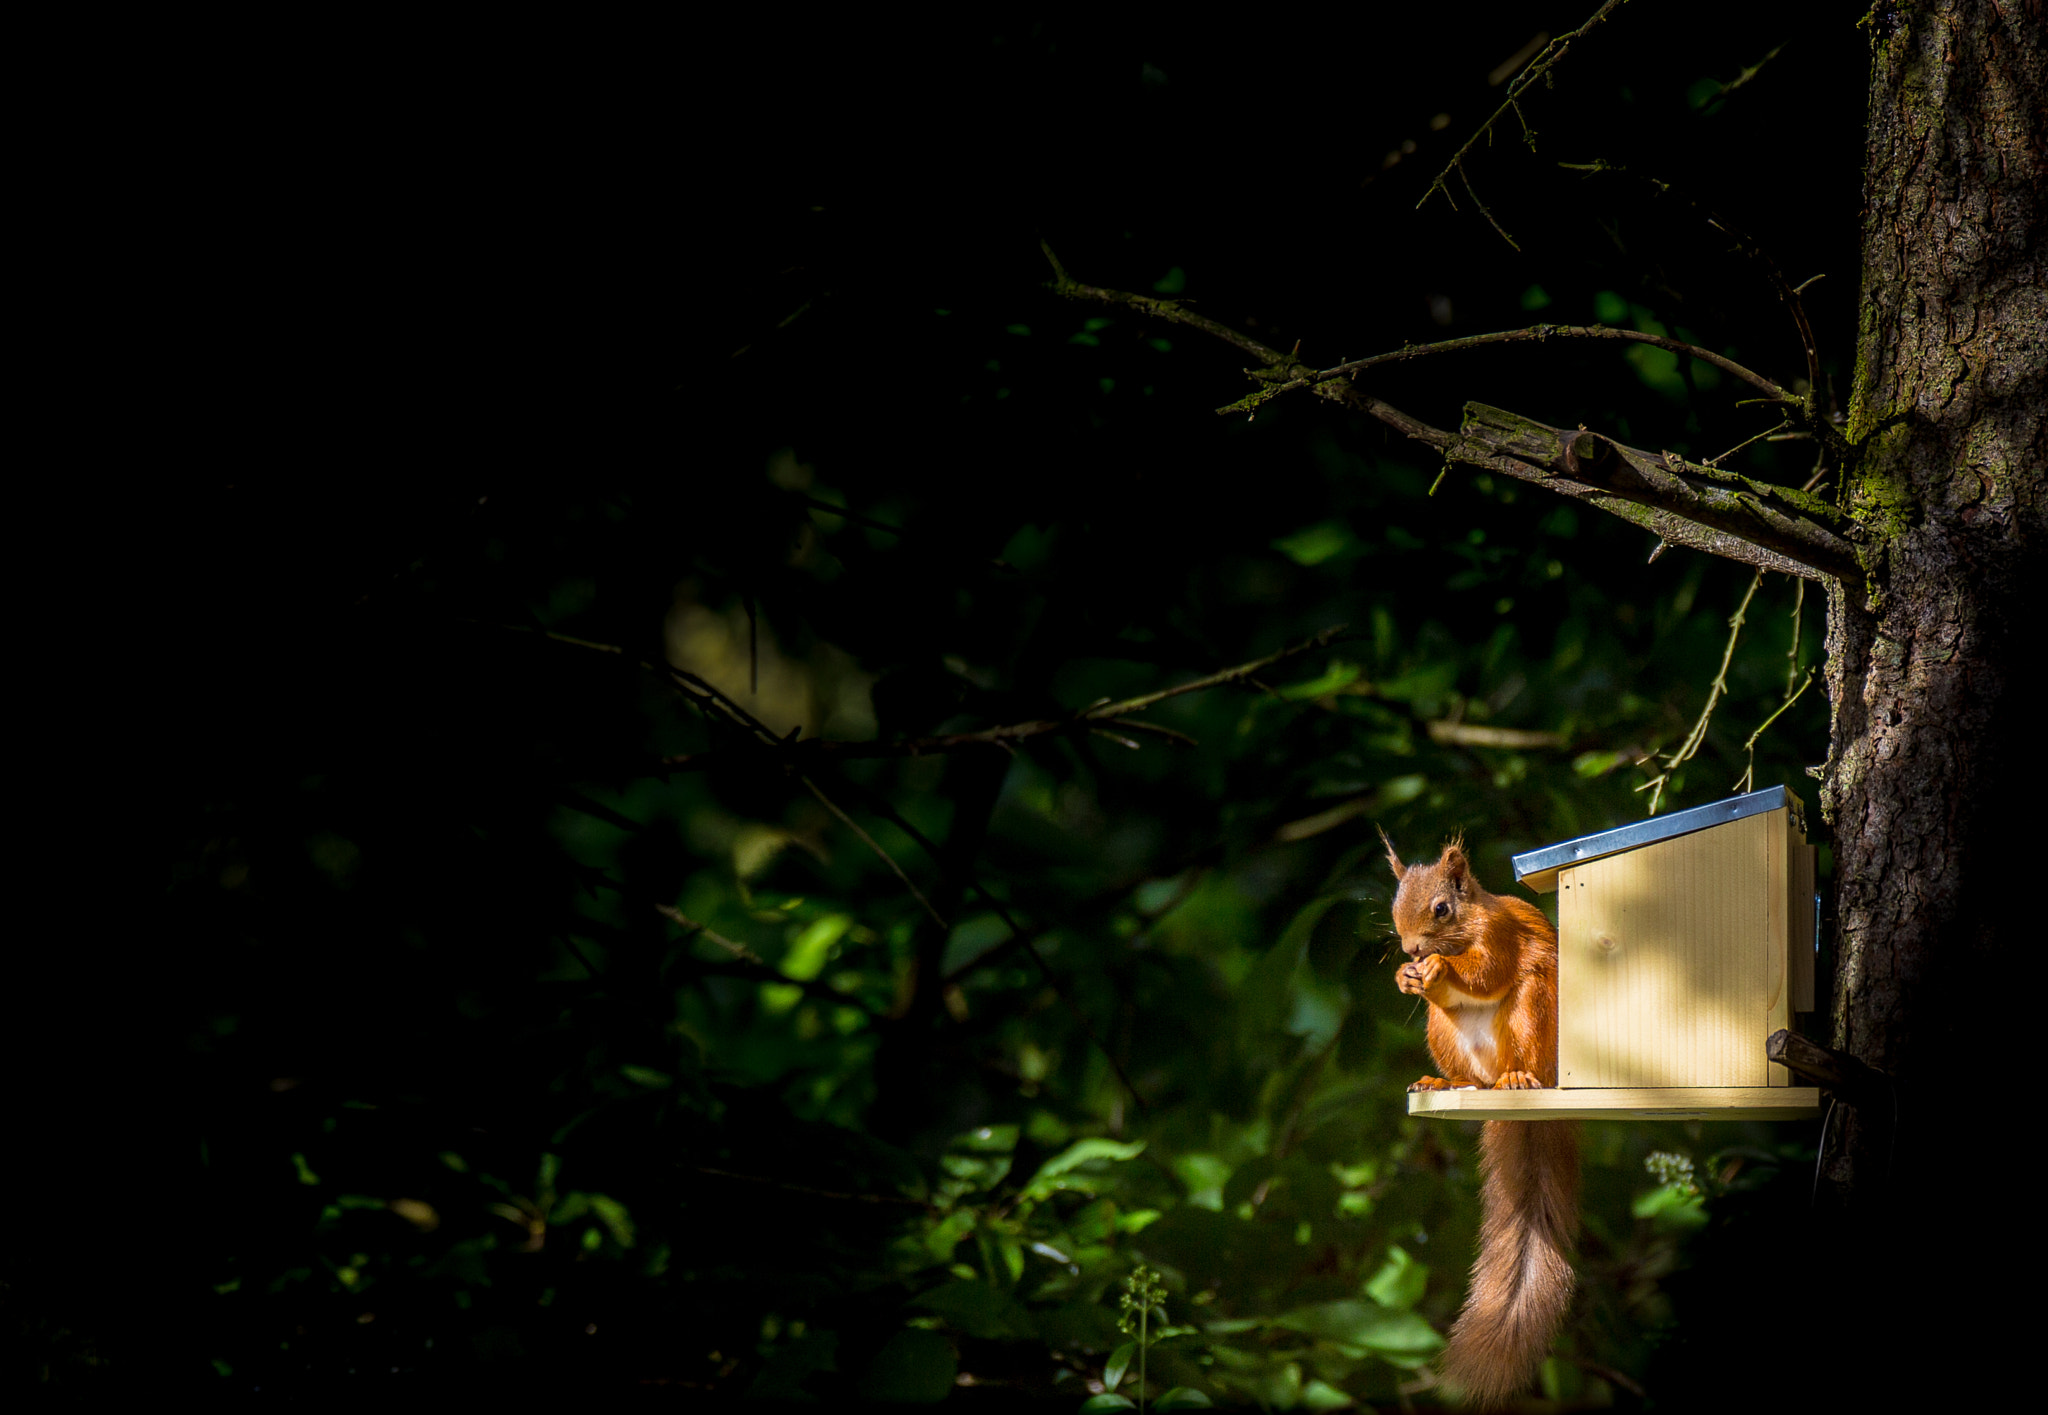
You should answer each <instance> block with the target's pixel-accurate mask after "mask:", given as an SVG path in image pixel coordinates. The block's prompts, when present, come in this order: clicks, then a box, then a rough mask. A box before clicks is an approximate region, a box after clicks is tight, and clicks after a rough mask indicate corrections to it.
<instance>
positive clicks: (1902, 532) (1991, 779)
mask: <svg viewBox="0 0 2048 1415" xmlns="http://www.w3.org/2000/svg"><path fill="white" fill-rule="evenodd" d="M2041 11H2042V6H2041V3H2040V0H2019V2H2018V3H2015V2H2014V0H2007V3H2003V4H2001V3H1996V0H1939V3H1935V4H1929V5H1914V6H1911V7H1907V6H1903V5H1896V6H1895V5H1889V4H1882V3H1881V4H1880V5H1879V6H1878V7H1877V9H1876V10H1875V11H1874V12H1873V14H1872V17H1871V19H1870V21H1869V23H1870V24H1871V25H1872V26H1873V27H1874V35H1873V43H1874V51H1875V52H1874V56H1873V69H1872V75H1871V99H1870V120H1869V121H1870V126H1869V137H1868V153H1867V165H1866V169H1865V187H1864V193H1865V194H1864V207H1863V288H1862V318H1861V328H1860V330H1859V331H1858V348H1857V360H1856V374H1855V383H1854V388H1853V392H1852V396H1851V401H1850V410H1849V427H1848V435H1849V439H1850V441H1851V443H1852V444H1853V445H1854V446H1855V448H1856V451H1855V453H1854V454H1853V456H1852V457H1851V459H1850V462H1849V465H1848V467H1847V469H1846V471H1845V473H1844V477H1843V486H1842V495H1843V497H1844V501H1843V505H1844V506H1845V507H1846V508H1847V509H1848V510H1849V511H1850V512H1851V513H1852V514H1853V515H1854V516H1855V518H1856V519H1857V521H1858V522H1859V523H1860V525H1861V527H1862V531H1863V545H1864V550H1863V558H1864V564H1865V569H1866V572H1867V576H1868V578H1867V581H1866V583H1865V584H1864V585H1862V586H1845V585H1841V584H1836V585H1835V586H1834V587H1833V589H1832V590H1831V593H1830V595H1829V606H1828V609H1829V614H1828V619H1829V646H1828V647H1829V653H1828V688H1829V692H1830V694H1831V696H1832V698H1833V724H1832V727H1833V731H1832V741H1833V743H1834V746H1833V751H1832V755H1831V758H1830V761H1829V763H1828V767H1827V771H1826V778H1825V784H1824V788H1823V792H1822V802H1823V809H1824V811H1825V813H1826V816H1827V819H1828V821H1829V823H1830V824H1831V825H1832V827H1833V832H1834V848H1835V880H1836V935H1835V937H1836V958H1837V968H1836V982H1835V996H1834V1018H1835V1038H1834V1040H1835V1044H1836V1045H1837V1046H1839V1047H1841V1048H1843V1049H1845V1050H1847V1051H1849V1052H1851V1053H1853V1054H1855V1055H1856V1056H1858V1057H1861V1058H1862V1059H1863V1060H1865V1061H1867V1062H1869V1063H1870V1064H1871V1065H1873V1066H1876V1067H1878V1068H1880V1069H1881V1070H1883V1071H1885V1072H1887V1073H1889V1074H1890V1075H1891V1076H1892V1077H1893V1078H1894V1080H1895V1082H1896V1084H1897V1087H1898V1097H1897V1112H1896V1115H1897V1126H1896V1129H1895V1128H1894V1124H1893V1116H1892V1115H1887V1114H1883V1113H1877V1114H1873V1113H1872V1111H1873V1110H1876V1111H1878V1112H1882V1111H1883V1110H1884V1109H1885V1108H1884V1107H1882V1106H1878V1107H1869V1106H1866V1107H1864V1108H1863V1109H1862V1110H1860V1111H1850V1110H1849V1109H1848V1108H1847V1107H1844V1112H1845V1113H1843V1114H1838V1115H1837V1116H1836V1117H1835V1121H1834V1124H1833V1126H1832V1127H1831V1133H1830V1135H1829V1138H1828V1144H1827V1150H1826V1153H1825V1155H1824V1162H1823V1169H1822V1174H1821V1179H1820V1183H1821V1187H1822V1193H1823V1204H1824V1205H1828V1204H1831V1205H1832V1206H1833V1207H1834V1208H1835V1209H1836V1210H1837V1211H1838V1212H1853V1213H1860V1214H1861V1215H1862V1216H1863V1217H1864V1218H1866V1219H1868V1218H1875V1217H1877V1216H1878V1215H1888V1216H1890V1217H1891V1218H1897V1217H1898V1216H1900V1214H1901V1213H1902V1209H1901V1207H1900V1206H1901V1205H1906V1206H1914V1205H1915V1200H1916V1199H1919V1198H1922V1197H1923V1196H1929V1195H1931V1194H1932V1193H1934V1192H1936V1191H1934V1190H1932V1189H1929V1188H1927V1187H1925V1186H1926V1185H1927V1184H1928V1183H1930V1182H1942V1183H1944V1184H1945V1185H1953V1183H1954V1182H1955V1180H1956V1179H1957V1178H1958V1177H1959V1176H1958V1175H1957V1174H1956V1173H1955V1168H1956V1161H1957V1159H1958V1151H1959V1148H1960V1146H1961V1145H1962V1144H1965V1143H1967V1140H1968V1138H1969V1136H1970V1134H1971V1133H1972V1131H1973V1130H1974V1127H1975V1126H1976V1125H1977V1124H1978V1123H1979V1122H1978V1121H1977V1120H1976V1119H1975V1117H1973V1116H1971V1115H1970V1114H1969V1109H1970V1108H1969V1107H1968V1105H1967V1104H1966V1103H1964V1102H1963V1101H1962V1096H1961V1093H1962V1092H1964V1091H1967V1090H1968V1089H1972V1088H1975V1089H1979V1090H1982V1089H1983V1088H1987V1087H2010V1086H2013V1085H2015V1084H2017V1083H2022V1082H2024V1081H2026V1080H2028V1079H2030V1078H2029V1077H2028V1076H2027V1075H2026V1074H2025V1073H2021V1072H2017V1071H2014V1070H2011V1069H2009V1064H2010V1063H2009V1062H2008V1058H2009V1057H2017V1056H2018V1055H2019V1054H2020V1049H2021V1047H2022V1046H2023V1045H2024V1044H2025V1043H2026V1042H2028V1041H2030V1040H2031V1034H2032V1033H2035V1032H2038V1031H2039V1030H2040V1024H2038V1023H2037V1022H2035V1021H2033V1020H2032V1019H2031V1009H2032V1007H2033V1006H2034V1005H2035V1003H2034V1001H2033V994H2034V992H2035V991H2036V988H2035V986H2034V979H2033V978H2032V974H2031V955H2032V950H2033V949H2035V948H2036V947H2038V945H2039V938H2038V933H2039V930H2038V928H2034V929H2031V930H2028V931H2026V932H2025V933H2023V932H2022V918H2023V916H2022V905H2021V901H2020V896H2019V888H2020V887H2022V882H2023V881H2024V878H2025V876H2024V875H2023V874H2021V873H2019V871H2018V866H2019V862H2020V860H2021V858H2022V851H2023V850H2024V851H2025V852H2026V853H2027V854H2029V855H2031V854H2035V853H2038V852H2037V851H2036V850H2030V849H2028V848H2027V847H2026V846H2025V845H2023V844H2022V843H2021V840H2022V834H2021V832H2022V822H2021V821H2019V820H2015V819H2014V818H2013V817H2014V816H2015V814H2016V812H2015V809H2014V808H2015V807H2022V806H2031V805H2033V804H2035V803H2034V801H2033V800H2031V799H2029V797H2030V795H2031V793H2030V792H2028V791H2026V790H2024V789H2023V788H2022V784H2021V780H2020V777H2021V773H2022V772H2023V771H2024V769H2025V767H2026V766H2027V765H2028V764H2029V761H2030V758H2031V754H2030V753H2029V752H2027V751H2026V750H2025V746H2024V744H2023V742H2022V739H2021V725H2020V712H2021V702H2022V698H2023V694H2022V692H2021V691H2020V690H2021V687H2022V684H2021V681H2020V677H2019V675H2021V674H2022V673H2024V672H2026V671H2027V659H2026V655H2027V654H2028V653H2029V652H2030V643H2029V641H2028V640H2027V639H2026V638H2024V637H2023V636H2022V626H2023V625H2024V624H2025V622H2026V616H2027V614H2028V613H2029V611H2030V610H2031V609H2033V608H2035V607H2036V605H2037V604H2038V598H2037V596H2038V593H2039V591H2040V589H2041V588H2042V575H2041V570H2040V562H2041V560H2042V557H2043V553H2044V551H2048V536H2044V535H2043V508H2042V494H2043V491H2044V486H2043V482H2044V480H2048V473H2044V467H2048V377H2044V372H2043V371H2044V366H2048V269H2044V261H2043V255H2042V238H2041V232H2042V229H2043V228H2042V222H2041V206H2042V203H2043V199H2044V198H2043V193H2044V190H2048V173H2044V172H2043V170H2042V169H2043V166H2044V160H2043V151H2044V145H2048V121H2044V117H2043V107H2042V99H2043V94H2044V93H2048V83H2044V79H2048V47H2044V42H2043V35H2044V25H2043V16H2042V13H2041ZM2027 912H2028V913H2031V912H2032V911H2031V910H2028V911H2027ZM2023 960H2025V961H2023ZM1987 1004H1988V1005H1987ZM1964 1126H1968V1127H1971V1129H1962V1127H1964ZM1959 1129H1962V1133H1960V1134H1958V1133H1957V1132H1958V1130H1959ZM1937 1170H1938V1171H1940V1172H1937ZM1858 1227H1859V1228H1861V1225H1858ZM1862 1231H1863V1232H1865V1233H1868V1232H1869V1230H1868V1229H1862ZM1898 1237H1899V1241H1902V1242H1904V1241H1910V1240H1908V1239H1906V1238H1905V1237H1904V1235H1903V1233H1901V1234H1899V1235H1898ZM1984 1237H1985V1236H1984V1235H1980V1236H1979V1237H1978V1239H1977V1240H1975V1241H1977V1242H1982V1241H1984ZM1990 1238H1991V1241H1992V1242H1993V1243H1996V1242H1997V1241H1998V1240H1997V1237H1996V1235H1991V1236H1990ZM1953 1245H1954V1239H1953V1238H1952V1239H1951V1240H1950V1242H1949V1243H1948V1244H1945V1245H1944V1249H1945V1250H1947V1249H1950V1248H1952V1247H1953Z"/></svg>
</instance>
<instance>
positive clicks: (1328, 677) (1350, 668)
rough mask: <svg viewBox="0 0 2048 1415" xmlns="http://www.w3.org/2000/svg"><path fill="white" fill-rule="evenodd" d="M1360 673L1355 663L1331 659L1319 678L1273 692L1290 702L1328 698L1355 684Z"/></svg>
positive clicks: (1289, 685)
mask: <svg viewBox="0 0 2048 1415" xmlns="http://www.w3.org/2000/svg"><path fill="white" fill-rule="evenodd" d="M1362 671H1363V670H1362V669H1360V668H1359V666H1358V665H1357V664H1355V663H1346V662H1344V661H1343V660H1342V659H1332V660H1331V661H1330V666H1329V668H1327V669H1326V670H1324V672H1323V674H1322V676H1321V677H1319V678H1311V679H1309V680H1308V681H1307V682H1306V683H1290V684H1288V685H1287V686H1286V687H1284V688H1279V689H1276V690H1275V691H1276V692H1277V693H1278V694H1279V696H1281V697H1283V698H1286V699H1288V700H1289V701H1292V702H1306V701H1308V700H1309V699H1311V698H1323V697H1328V696H1329V695H1330V694H1332V693H1335V692H1338V691H1340V690H1342V689H1345V688H1348V687H1350V686H1351V685H1352V684H1353V683H1356V682H1357V681H1358V676H1359V674H1360V673H1361V672H1362Z"/></svg>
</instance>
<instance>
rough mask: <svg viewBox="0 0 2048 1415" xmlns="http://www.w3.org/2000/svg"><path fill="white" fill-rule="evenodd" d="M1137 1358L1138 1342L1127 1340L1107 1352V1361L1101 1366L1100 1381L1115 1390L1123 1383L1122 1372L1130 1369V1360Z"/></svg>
mask: <svg viewBox="0 0 2048 1415" xmlns="http://www.w3.org/2000/svg"><path fill="white" fill-rule="evenodd" d="M1137 1359H1138V1343H1137V1342H1135V1341H1127V1342H1125V1343H1124V1344H1123V1345H1122V1346H1119V1347H1118V1348H1117V1349H1116V1350H1114V1351H1112V1352H1110V1353H1109V1363H1108V1364H1107V1365H1105V1366H1104V1367H1103V1368H1102V1383H1103V1385H1105V1386H1107V1387H1108V1388H1109V1389H1111V1390H1115V1389H1116V1388H1117V1387H1118V1386H1120V1385H1122V1384H1123V1383H1124V1372H1126V1371H1128V1370H1130V1369H1131V1362H1133V1361H1135V1360H1137Z"/></svg>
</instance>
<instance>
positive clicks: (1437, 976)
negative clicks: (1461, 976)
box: [1394, 953, 1451, 997]
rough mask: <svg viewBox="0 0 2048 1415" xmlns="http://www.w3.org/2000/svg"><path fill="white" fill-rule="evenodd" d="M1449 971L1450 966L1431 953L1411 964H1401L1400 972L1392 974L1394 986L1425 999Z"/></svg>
mask: <svg viewBox="0 0 2048 1415" xmlns="http://www.w3.org/2000/svg"><path fill="white" fill-rule="evenodd" d="M1450 971H1451V968H1450V965H1449V964H1448V963H1446V962H1444V960H1443V959H1441V958H1439V957H1437V955H1436V954H1434V953H1432V954H1429V955H1427V956H1426V957H1422V958H1418V959H1416V960H1415V961H1414V962H1413V963H1404V964H1402V965H1401V969H1400V971H1399V972H1397V973H1395V974H1394V985H1395V986H1396V987H1398V988H1400V989H1401V991H1402V992H1405V993H1409V994H1411V995H1413V996H1416V997H1426V996H1427V995H1428V994H1429V991H1430V989H1432V988H1434V987H1435V986H1436V985H1437V984H1438V983H1439V982H1441V981H1442V980H1443V978H1444V976H1445V975H1446V974H1448V973H1449V972H1450Z"/></svg>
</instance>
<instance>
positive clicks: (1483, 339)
mask: <svg viewBox="0 0 2048 1415" xmlns="http://www.w3.org/2000/svg"><path fill="white" fill-rule="evenodd" d="M1552 339H1616V340H1621V341H1624V342H1626V343H1630V344H1651V345H1654V346H1655V347H1657V348H1659V349H1669V350H1670V351H1671V352H1672V353H1674V354H1684V355H1686V356H1687V357H1688V358H1694V359H1698V360H1699V361H1700V362H1701V363H1704V364H1712V365H1713V366H1714V367H1715V368H1717V369H1720V370H1721V371H1722V372H1723V373H1727V374H1732V375H1734V376H1735V377H1736V378H1739V379H1741V380H1742V381H1743V382H1744V383H1747V384H1748V385H1749V386H1750V387H1752V388H1755V389H1757V390H1759V391H1760V392H1762V393H1764V394H1766V395H1767V396H1769V397H1770V398H1771V399H1774V400H1776V401H1778V402H1782V403H1789V404H1791V405H1792V406H1793V407H1798V406H1800V399H1799V395H1798V394H1796V393H1794V392H1793V391H1792V390H1791V389H1789V388H1785V387H1781V386H1780V385H1779V384H1776V383H1773V382H1772V381H1771V380H1770V379H1768V378H1765V377H1764V376H1763V375H1762V374H1760V373H1756V372H1753V371H1752V370H1750V369H1746V368H1744V367H1743V366H1742V365H1741V364H1738V363H1736V362H1735V360H1733V359H1731V358H1728V357H1726V356H1725V355H1722V354H1717V353H1715V352H1714V351H1713V350H1712V349H1703V348H1701V347H1700V346H1699V345H1697V344H1688V343H1686V342H1685V341H1684V340H1683V339H1672V338H1668V337H1667V336H1665V335H1662V334H1645V333H1643V332H1641V331H1640V330H1635V329H1610V328H1608V327H1607V326H1606V325H1602V324H1534V325H1531V326H1529V327H1528V328H1527V329H1504V330H1501V331H1499V332H1498V333H1494V334H1470V335H1467V336H1466V337H1464V338H1462V339H1445V340H1442V341H1440V342H1438V343H1435V344H1411V345H1409V346H1407V347H1405V348H1401V349H1394V350H1390V351H1389V352H1387V353H1384V354H1374V355H1372V356H1371V357H1370V358H1364V359H1350V360H1347V361H1346V362H1344V363H1341V364H1336V365H1334V366H1332V367H1330V368H1326V369H1322V370H1320V371H1318V372H1316V373H1312V374H1304V375H1303V376H1302V377H1301V380H1300V382H1301V383H1302V384H1309V383H1320V382H1322V381H1323V380H1324V379H1329V378H1338V377H1341V376H1343V375H1346V374H1355V373H1357V372H1359V371H1360V370H1363V369H1369V368H1377V367H1379V366H1380V365H1381V364H1400V363H1407V362H1408V361H1409V360H1411V359H1426V358H1429V357H1431V356H1432V355H1435V354H1455V353H1462V352H1464V351H1465V350H1467V349H1481V348H1485V347H1487V346H1488V345H1491V344H1527V343H1536V344H1542V343H1547V342H1548V341H1550V340H1552ZM1217 411H1218V412H1228V411H1233V410H1232V409H1228V408H1219V409H1217Z"/></svg>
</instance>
